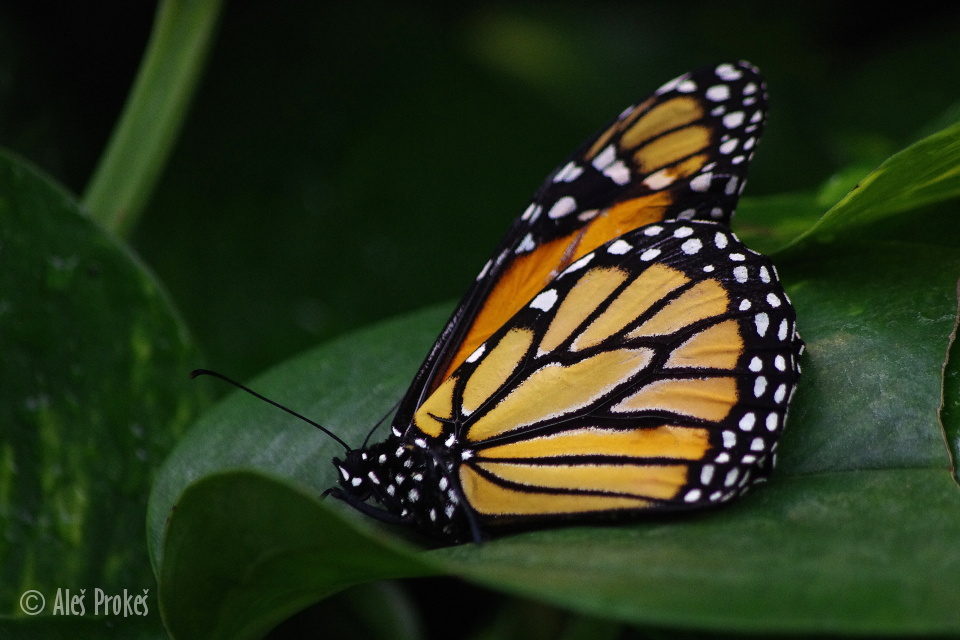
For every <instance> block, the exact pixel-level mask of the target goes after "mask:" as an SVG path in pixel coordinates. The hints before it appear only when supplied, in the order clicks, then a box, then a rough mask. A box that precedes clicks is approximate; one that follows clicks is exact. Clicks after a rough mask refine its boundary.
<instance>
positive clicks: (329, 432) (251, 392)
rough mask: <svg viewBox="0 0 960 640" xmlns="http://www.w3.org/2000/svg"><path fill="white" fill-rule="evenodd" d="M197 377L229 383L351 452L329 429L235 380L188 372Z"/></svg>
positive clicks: (207, 372) (205, 371) (203, 371)
mask: <svg viewBox="0 0 960 640" xmlns="http://www.w3.org/2000/svg"><path fill="white" fill-rule="evenodd" d="M197 376H213V377H214V378H220V379H221V380H223V381H224V382H227V383H229V384H232V385H233V386H235V387H237V388H238V389H242V390H243V391H246V392H247V393H249V394H250V395H252V396H253V397H254V398H259V399H261V400H263V401H264V402H267V403H269V404H272V405H273V406H275V407H276V408H278V409H282V410H284V411H286V412H287V413H289V414H290V415H292V416H295V417H297V418H300V419H301V420H303V421H304V422H306V423H307V424H312V425H313V426H315V427H316V428H317V429H320V431H323V432H324V433H325V434H327V435H328V436H330V437H331V438H333V439H334V440H336V441H337V442H339V443H340V445H341V446H342V447H343V448H344V449H346V450H347V452H350V451H352V449H351V448H350V445H348V444H347V443H346V442H344V441H343V440H342V439H341V438H340V437H339V436H338V435H337V434H335V433H333V432H332V431H330V430H329V429H327V428H326V427H324V426H323V425H320V424H317V423H316V422H314V421H313V420H311V419H310V418H308V417H306V416H304V415H301V414H299V413H297V412H296V411H294V410H293V409H289V408H287V407H285V406H283V405H282V404H280V403H279V402H274V401H273V400H271V399H270V398H268V397H266V396H264V395H261V394H259V393H257V392H256V391H254V390H253V389H251V388H250V387H246V386H244V385H242V384H240V383H239V382H237V381H236V380H232V379H230V378H228V377H227V376H225V375H223V374H222V373H217V372H216V371H211V370H210V369H194V370H193V371H191V372H190V377H191V378H196V377H197Z"/></svg>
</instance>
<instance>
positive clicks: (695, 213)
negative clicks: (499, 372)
mask: <svg viewBox="0 0 960 640" xmlns="http://www.w3.org/2000/svg"><path fill="white" fill-rule="evenodd" d="M766 108H767V96H766V85H765V83H764V81H763V78H762V77H761V76H760V74H759V71H758V70H757V69H756V67H754V66H753V65H751V64H750V63H748V62H736V63H723V64H719V65H713V66H710V67H704V68H702V69H699V70H696V71H693V72H690V73H687V74H684V75H682V76H679V77H677V78H674V79H673V80H671V81H669V82H667V83H666V84H664V85H663V86H661V87H660V88H659V89H657V91H655V92H654V93H653V94H652V95H650V96H649V97H648V98H646V99H645V100H643V101H641V102H639V103H637V104H635V105H631V106H630V107H628V108H626V109H624V110H623V111H622V112H621V113H620V114H619V115H618V116H617V117H616V118H614V119H613V120H612V121H611V122H609V123H608V124H607V125H606V126H605V127H603V128H602V129H601V130H600V131H599V132H598V133H597V134H596V135H594V136H592V137H591V138H590V139H589V140H587V141H586V142H585V143H584V144H582V145H581V146H580V147H579V148H578V149H577V150H576V151H575V152H574V153H573V154H572V155H571V156H570V157H569V158H567V159H566V160H565V161H564V162H563V163H561V164H560V165H559V166H558V167H557V168H556V169H555V170H554V171H552V172H551V173H550V174H549V175H548V177H547V179H546V180H545V181H544V183H543V184H542V185H541V186H540V188H539V189H538V190H537V192H536V194H535V196H534V198H533V200H532V201H531V202H530V203H529V205H528V206H527V207H526V208H524V210H523V212H522V214H521V215H520V216H519V217H518V218H517V219H516V220H515V221H514V223H513V225H512V226H511V228H510V230H509V231H508V232H507V234H506V235H505V237H504V238H503V240H502V241H501V243H500V245H499V246H498V248H497V250H496V251H495V252H494V254H493V255H492V256H491V258H490V259H489V260H488V261H487V262H486V264H485V265H484V266H483V267H482V269H481V270H480V273H479V275H478V276H477V279H476V281H475V282H474V283H473V284H472V285H471V287H470V289H469V290H468V291H467V293H466V295H465V296H464V297H463V299H462V300H461V302H460V303H459V305H458V306H457V308H456V310H455V311H454V313H453V315H452V316H451V318H450V319H449V320H448V322H447V324H446V326H445V327H444V329H443V331H442V332H441V334H440V336H439V337H438V339H437V341H436V342H435V344H434V345H433V347H432V349H431V351H430V353H429V354H428V356H427V358H426V359H425V361H424V362H423V364H422V365H421V367H420V369H419V371H418V373H417V375H416V376H415V377H414V380H413V382H412V383H411V386H410V388H409V390H408V391H407V393H406V394H405V396H404V398H403V400H402V401H401V404H400V407H399V409H398V412H397V416H396V419H395V424H398V425H402V426H401V428H405V427H406V425H408V424H409V423H410V420H411V418H412V416H413V413H414V412H415V411H416V409H417V407H419V406H420V405H421V404H422V403H423V402H424V400H425V399H426V397H427V395H428V394H429V393H430V392H432V391H433V390H434V389H435V388H436V386H437V385H438V384H440V383H441V382H442V380H443V379H444V377H445V373H449V371H450V368H451V367H455V366H457V365H458V364H459V363H460V362H461V361H462V358H463V352H462V351H463V349H462V345H463V343H465V341H466V342H469V341H470V340H469V339H472V338H476V336H475V335H474V326H473V325H474V324H475V322H476V321H477V318H478V315H480V314H481V313H482V312H484V311H486V310H487V309H486V307H487V306H488V305H487V302H488V301H489V300H490V298H491V296H492V294H493V293H495V292H496V290H497V289H498V288H500V287H502V286H504V281H509V280H510V278H509V277H506V276H509V275H510V271H511V269H512V268H514V267H516V266H517V263H519V262H520V261H521V259H523V258H529V259H533V260H535V261H536V262H537V264H538V265H539V266H540V267H541V268H540V269H539V270H538V271H537V273H536V274H535V277H536V278H539V279H540V281H538V282H536V283H535V285H536V288H539V287H540V286H543V285H545V284H546V283H547V281H549V280H550V279H552V278H553V277H554V276H555V275H556V274H557V273H559V272H560V271H562V270H563V269H565V268H567V267H568V266H569V264H570V262H572V261H573V260H574V259H576V258H577V257H579V255H580V254H582V253H584V252H585V251H592V250H594V249H595V248H596V247H597V246H599V245H600V244H603V243H606V242H609V241H611V240H613V239H614V238H616V237H617V236H620V235H622V234H623V233H626V232H628V231H630V230H632V229H636V228H638V227H640V226H642V225H646V224H649V223H651V222H656V221H660V220H663V219H673V218H679V219H699V220H714V221H717V222H720V223H722V224H728V223H729V220H730V216H731V215H732V213H733V211H734V209H735V207H736V203H737V201H738V199H739V196H740V193H741V192H742V191H743V188H744V186H745V184H746V177H747V167H748V165H749V163H750V160H751V159H752V157H753V154H754V152H755V149H756V145H757V143H758V141H759V139H760V136H761V134H762V130H763V124H764V120H765V117H766ZM552 243H553V244H555V245H562V246H561V247H560V248H561V249H562V250H553V251H548V250H547V246H548V245H551V244H552ZM520 297H521V298H523V296H520ZM513 311H514V310H513V309H509V310H508V313H507V315H506V317H505V318H504V319H506V318H508V317H509V316H510V315H511V314H512V313H513ZM485 337H486V335H482V336H480V338H481V339H482V338H485ZM474 341H475V340H474ZM471 350H472V348H471Z"/></svg>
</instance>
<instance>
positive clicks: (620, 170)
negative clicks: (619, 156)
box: [603, 160, 630, 186]
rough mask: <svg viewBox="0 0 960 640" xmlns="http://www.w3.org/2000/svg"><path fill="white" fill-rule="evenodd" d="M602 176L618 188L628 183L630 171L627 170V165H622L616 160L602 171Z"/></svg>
mask: <svg viewBox="0 0 960 640" xmlns="http://www.w3.org/2000/svg"><path fill="white" fill-rule="evenodd" d="M603 175H605V176H607V177H608V178H610V179H611V180H613V181H614V182H616V183H617V184H619V185H620V186H623V185H625V184H627V183H628V182H630V169H628V168H627V165H625V164H623V162H621V161H620V160H617V161H616V162H614V163H613V164H611V165H610V166H609V167H607V168H606V169H604V170H603Z"/></svg>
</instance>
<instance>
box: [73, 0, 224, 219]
mask: <svg viewBox="0 0 960 640" xmlns="http://www.w3.org/2000/svg"><path fill="white" fill-rule="evenodd" d="M221 5H222V0H162V1H161V2H160V4H159V5H158V7H157V15H156V19H155V21H154V25H153V31H152V33H151V35H150V42H149V43H148V44H147V49H146V52H145V53H144V58H143V62H142V63H141V65H140V70H139V71H138V72H137V77H136V80H135V81H134V83H133V87H132V89H131V91H130V95H129V96H128V98H127V103H126V105H125V106H124V108H123V113H122V114H121V116H120V120H119V122H118V123H117V126H116V128H115V129H114V131H113V134H112V136H111V137H110V141H109V143H108V144H107V148H106V150H105V151H104V153H103V155H102V156H101V158H100V162H99V164H98V166H97V168H96V170H95V171H94V173H93V177H92V178H91V179H90V183H89V184H88V185H87V189H86V192H85V193H84V195H83V206H84V208H85V209H86V210H87V211H88V212H89V213H90V215H91V216H92V217H93V218H94V219H95V220H97V221H99V222H100V223H101V224H102V225H103V226H104V227H105V228H107V229H108V230H110V231H112V232H113V233H115V234H117V235H119V236H126V235H127V234H128V233H129V232H130V230H131V229H132V228H133V225H134V223H135V222H136V220H137V218H138V217H139V215H140V213H141V211H142V210H143V207H144V205H145V204H146V202H147V199H148V197H149V195H150V193H151V191H152V190H153V187H154V185H155V184H156V181H157V179H158V178H159V176H160V172H161V170H162V168H163V166H164V164H165V162H166V159H167V156H168V155H169V154H170V151H171V149H172V147H173V142H174V140H175V139H176V136H177V133H178V132H179V130H180V126H181V124H182V123H183V119H184V116H185V115H186V111H187V105H188V103H189V101H190V96H191V95H192V93H193V89H194V87H195V86H196V83H197V79H198V77H199V75H200V70H201V68H202V67H203V62H204V59H205V58H206V53H207V51H208V49H209V46H210V42H211V40H212V35H213V32H214V29H215V27H216V24H217V18H218V17H219V14H220V8H221Z"/></svg>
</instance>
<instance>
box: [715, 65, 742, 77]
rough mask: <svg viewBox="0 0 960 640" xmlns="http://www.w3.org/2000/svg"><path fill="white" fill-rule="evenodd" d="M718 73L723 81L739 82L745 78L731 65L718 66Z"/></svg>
mask: <svg viewBox="0 0 960 640" xmlns="http://www.w3.org/2000/svg"><path fill="white" fill-rule="evenodd" d="M716 72H717V77H718V78H720V79H721V80H739V79H740V78H741V77H742V76H743V72H742V71H740V70H739V69H737V68H736V67H734V66H733V65H732V64H729V63H724V64H721V65H717V68H716Z"/></svg>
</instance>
